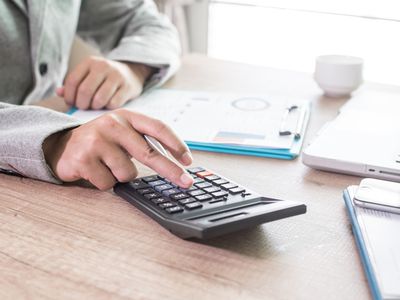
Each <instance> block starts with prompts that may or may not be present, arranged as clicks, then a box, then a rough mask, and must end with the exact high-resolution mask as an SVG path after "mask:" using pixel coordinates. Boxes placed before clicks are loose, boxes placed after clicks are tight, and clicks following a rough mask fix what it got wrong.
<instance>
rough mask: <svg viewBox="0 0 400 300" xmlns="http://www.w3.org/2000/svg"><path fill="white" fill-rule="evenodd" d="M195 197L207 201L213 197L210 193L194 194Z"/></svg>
mask: <svg viewBox="0 0 400 300" xmlns="http://www.w3.org/2000/svg"><path fill="white" fill-rule="evenodd" d="M195 198H196V199H197V200H199V201H208V200H210V199H212V198H213V197H212V196H211V195H210V194H204V195H198V196H195Z"/></svg>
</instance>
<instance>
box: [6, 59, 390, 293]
mask: <svg viewBox="0 0 400 300" xmlns="http://www.w3.org/2000/svg"><path fill="white" fill-rule="evenodd" d="M167 86H168V87H171V88H181V89H203V90H210V91H213V90H221V91H224V90H229V91H237V92H240V91H243V92H246V91H252V92H268V93H271V92H274V91H278V90H282V87H284V86H287V89H286V90H287V92H288V94H290V95H292V96H296V97H306V98H308V99H312V100H313V113H312V116H311V122H310V126H309V130H308V133H307V139H306V140H307V141H306V143H307V142H309V141H310V140H311V139H312V137H313V136H314V135H315V134H316V132H317V131H318V129H319V128H320V127H321V126H322V125H323V124H324V123H325V122H326V121H328V120H331V119H333V118H334V117H335V115H336V114H337V110H338V108H339V107H340V106H341V105H342V104H343V103H345V101H346V99H335V100H333V99H325V98H324V97H321V96H320V91H319V90H318V89H317V87H316V86H315V84H314V83H313V80H312V78H311V76H310V75H307V74H302V73H295V72H289V71H282V70H274V69H267V68H259V67H254V66H247V65H240V64H233V63H229V62H222V61H217V60H212V59H208V58H205V57H203V56H198V55H191V56H188V57H186V58H185V60H184V63H183V67H182V70H181V71H180V72H179V73H178V74H177V75H176V76H175V77H174V78H173V79H172V80H171V81H170V82H169V83H168V84H167ZM368 88H376V89H384V88H385V87H383V86H378V85H376V86H375V85H366V86H365V89H366V90H368ZM194 158H195V163H194V165H201V166H205V167H208V168H210V169H213V170H215V171H216V172H219V173H221V174H224V175H225V176H226V177H228V178H231V179H232V180H235V181H237V182H240V183H242V184H243V185H245V186H248V187H249V188H251V189H253V190H256V191H258V192H259V193H261V194H264V195H266V196H271V197H276V198H282V199H291V200H299V201H303V202H305V203H306V204H307V206H308V212H307V214H305V215H301V216H297V217H293V218H288V219H285V220H280V221H277V222H273V223H270V224H264V225H262V226H259V227H257V228H254V229H250V230H245V231H242V232H238V233H235V234H230V235H227V236H224V237H221V238H217V239H213V240H209V241H206V242H193V241H184V240H181V239H179V238H177V237H175V236H174V235H172V234H170V233H169V232H168V231H166V230H165V229H163V228H162V227H160V226H159V225H158V224H156V223H155V222H154V221H152V220H151V219H150V218H148V217H146V216H145V215H144V214H142V213H141V212H140V211H138V210H137V209H136V208H134V207H133V206H131V205H130V204H128V203H127V202H125V201H124V200H122V199H120V198H119V197H117V196H115V195H113V193H112V192H111V191H110V192H101V191H97V190H95V189H91V188H85V187H80V186H72V185H68V186H67V185H66V186H57V185H53V184H48V183H44V182H40V181H35V180H31V179H27V178H20V177H14V176H7V175H0V274H1V275H0V299H188V298H189V299H369V298H370V295H369V291H368V285H367V282H366V279H365V277H364V273H363V270H362V266H361V263H360V260H359V257H358V253H357V250H356V246H355V243H354V240H353V237H352V234H351V231H350V227H349V221H348V218H347V215H346V211H345V208H344V203H343V200H342V190H343V189H344V188H345V187H346V186H348V185H351V184H357V183H358V182H359V180H360V178H357V177H353V176H346V175H340V174H334V173H326V172H321V171H316V170H312V169H309V168H307V167H306V166H304V165H303V164H302V163H301V160H300V159H297V160H294V161H282V160H275V159H266V158H254V157H246V156H235V155H227V154H217V153H207V152H198V151H196V152H194ZM139 170H140V173H141V175H147V174H150V173H151V172H150V171H149V170H148V169H146V168H144V167H143V166H139Z"/></svg>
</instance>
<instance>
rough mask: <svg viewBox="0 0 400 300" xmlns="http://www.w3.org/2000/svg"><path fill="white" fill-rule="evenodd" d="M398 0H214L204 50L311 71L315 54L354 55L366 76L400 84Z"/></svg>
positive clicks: (221, 56) (285, 67)
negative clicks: (362, 61) (362, 60)
mask: <svg viewBox="0 0 400 300" xmlns="http://www.w3.org/2000/svg"><path fill="white" fill-rule="evenodd" d="M328 2H329V3H331V4H329V3H328ZM396 2H397V0H396V1H389V0H386V1H382V0H381V1H379V5H378V1H358V0H347V1H343V0H336V1H316V0H307V1H291V0H287V1H285V0H282V1H277V0H276V1H268V0H231V1H228V0H226V1H225V0H218V1H217V0H214V1H212V2H211V3H210V7H209V37H208V55H209V56H211V57H215V58H221V59H225V60H231V61H237V62H244V63H250V64H255V65H262V66H269V67H275V68H283V69H290V70H297V71H305V72H310V73H311V72H313V70H314V63H315V57H316V56H318V55H323V54H346V55H354V56H359V57H362V58H364V60H365V69H364V77H365V79H366V80H370V81H377V82H384V83H390V84H396V85H400V39H399V36H400V22H399V21H398V20H400V10H399V9H397V6H398V5H397V3H396ZM299 3H300V4H299ZM327 3H328V4H327Z"/></svg>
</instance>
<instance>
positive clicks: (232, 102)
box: [70, 89, 310, 159]
mask: <svg viewBox="0 0 400 300" xmlns="http://www.w3.org/2000/svg"><path fill="white" fill-rule="evenodd" d="M294 106H295V107H296V108H297V109H296V112H293V113H292V112H288V107H294ZM124 108H126V109H129V110H135V111H138V112H141V113H144V114H146V115H149V116H151V117H154V118H157V119H160V120H162V121H164V122H165V123H167V124H168V125H169V126H171V128H173V129H174V130H175V131H176V132H177V134H178V135H179V136H180V137H181V138H182V139H183V140H185V142H186V143H187V144H188V146H189V147H190V148H191V149H195V150H204V151H215V152H225V153H233V154H244V155H255V156H263V157H274V158H282V159H293V158H295V157H296V156H297V155H298V154H299V152H300V149H301V145H302V143H303V139H304V134H305V130H306V126H307V123H308V119H309V113H310V102H309V101H307V100H299V99H287V98H286V97H283V96H279V95H242V94H231V93H210V92H199V91H183V90H172V89H156V90H152V91H150V92H147V93H145V94H143V95H142V96H141V97H139V98H138V99H135V100H133V101H131V102H129V103H127V104H126V105H125V107H124ZM302 111H303V112H304V114H303V115H301V112H302ZM104 112H106V111H104V110H103V111H81V110H71V111H70V113H71V114H73V116H74V117H76V118H79V119H82V120H91V119H93V118H95V117H97V116H99V115H101V114H102V113H104ZM300 118H301V119H300ZM299 122H300V125H301V126H300V130H298V131H299V132H298V133H299V138H298V139H296V138H295V137H294V134H288V135H280V134H279V132H280V130H281V128H282V127H285V128H287V129H288V130H290V131H291V132H293V133H294V132H295V130H296V127H298V125H299Z"/></svg>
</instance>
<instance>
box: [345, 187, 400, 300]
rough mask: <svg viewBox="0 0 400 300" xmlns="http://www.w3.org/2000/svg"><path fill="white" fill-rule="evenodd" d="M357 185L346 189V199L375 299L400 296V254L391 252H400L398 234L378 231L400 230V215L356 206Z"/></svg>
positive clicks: (381, 299)
mask: <svg viewBox="0 0 400 300" xmlns="http://www.w3.org/2000/svg"><path fill="white" fill-rule="evenodd" d="M357 188H358V186H349V187H348V188H347V189H345V190H344V192H343V198H344V202H345V204H346V208H347V212H348V215H349V217H350V221H351V227H352V231H353V233H354V238H355V241H356V244H357V248H358V250H359V253H360V257H361V261H362V264H363V268H364V271H365V275H366V277H367V280H368V283H369V286H370V290H371V293H372V296H373V298H374V299H376V300H384V299H400V288H398V287H400V265H399V262H400V261H397V259H399V258H400V254H397V255H396V256H395V257H394V258H393V255H391V254H393V253H400V243H398V242H396V243H393V241H392V240H391V239H395V238H396V237H397V236H398V234H397V236H396V235H394V236H393V235H392V233H391V232H385V231H382V232H379V234H377V232H378V231H377V229H379V228H378V226H382V228H388V226H389V228H392V229H393V230H397V229H400V215H397V214H392V213H388V212H383V211H377V210H372V209H368V208H362V207H359V206H357V205H355V204H354V201H353V199H354V195H355V193H356V191H357ZM394 226H396V227H397V228H394ZM378 235H379V237H378ZM378 240H379V242H378ZM382 249H384V250H383V251H382ZM388 262H389V263H388ZM396 282H397V284H396ZM397 286H398V287H397Z"/></svg>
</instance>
